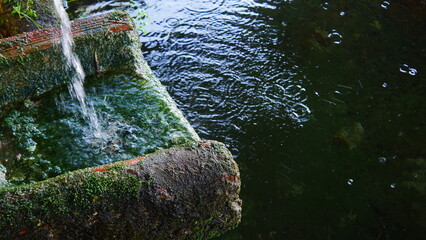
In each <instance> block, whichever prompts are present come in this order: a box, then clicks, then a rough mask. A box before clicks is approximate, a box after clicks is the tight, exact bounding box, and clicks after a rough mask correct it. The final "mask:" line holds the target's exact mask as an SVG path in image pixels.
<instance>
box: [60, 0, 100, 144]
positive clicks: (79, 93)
mask: <svg viewBox="0 0 426 240" xmlns="http://www.w3.org/2000/svg"><path fill="white" fill-rule="evenodd" d="M54 3H55V8H56V12H57V14H58V16H59V19H60V23H61V43H62V51H63V53H64V56H65V59H66V61H67V64H68V67H69V68H70V69H72V70H73V71H74V72H75V74H74V75H73V79H72V82H71V83H70V84H69V86H68V89H69V92H70V94H71V96H73V97H74V98H76V99H77V100H78V102H79V103H80V107H81V112H82V114H83V116H84V117H86V118H87V119H88V121H89V125H90V128H91V129H92V132H93V135H94V137H95V138H102V137H103V133H102V130H101V126H100V124H99V119H98V116H97V115H96V111H95V110H94V108H93V103H92V102H90V101H87V99H86V93H85V90H84V86H83V83H84V78H85V73H84V70H83V66H82V65H81V62H80V59H79V57H78V56H77V55H76V53H75V52H74V49H73V48H74V39H73V37H72V32H71V22H70V20H69V17H68V14H67V12H66V11H65V8H64V5H63V3H62V0H54Z"/></svg>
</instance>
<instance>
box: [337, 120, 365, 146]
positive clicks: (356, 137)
mask: <svg viewBox="0 0 426 240" xmlns="http://www.w3.org/2000/svg"><path fill="white" fill-rule="evenodd" d="M363 137H364V128H363V127H362V125H361V123H359V122H354V123H352V124H351V125H349V126H347V127H343V128H342V129H340V130H339V132H338V133H336V135H334V137H333V141H334V143H335V144H336V145H340V146H344V147H346V148H348V149H350V150H352V149H354V148H356V147H357V146H358V145H359V144H360V143H361V141H362V139H363Z"/></svg>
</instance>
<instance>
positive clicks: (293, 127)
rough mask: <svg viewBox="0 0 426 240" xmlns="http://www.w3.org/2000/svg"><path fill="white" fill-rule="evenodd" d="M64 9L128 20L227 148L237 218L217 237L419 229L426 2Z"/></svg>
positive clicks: (192, 111)
mask: <svg viewBox="0 0 426 240" xmlns="http://www.w3.org/2000/svg"><path fill="white" fill-rule="evenodd" d="M69 5H70V8H69V9H68V11H69V13H70V14H71V15H72V17H74V18H76V17H79V16H90V15H94V14H99V13H103V12H107V11H111V10H126V11H128V12H129V13H130V14H131V15H132V16H133V17H135V18H136V21H137V23H138V24H140V25H141V26H142V27H143V29H144V30H145V31H146V32H147V35H143V34H141V38H140V39H141V42H142V43H143V52H144V54H145V56H146V59H147V61H148V62H149V64H150V65H151V66H152V68H153V70H154V72H155V73H156V75H157V76H158V77H159V78H160V80H161V81H162V83H163V84H164V85H165V86H166V87H167V89H168V91H169V93H170V94H171V95H172V97H173V98H174V99H175V101H176V102H177V104H178V106H179V107H180V109H181V110H182V111H183V112H184V115H185V116H186V117H187V118H188V120H189V121H190V122H191V124H192V125H193V126H194V127H195V129H196V130H197V132H198V133H199V135H200V136H201V137H202V138H205V139H217V140H220V141H223V142H224V143H226V144H227V145H228V146H229V148H230V149H231V150H232V152H233V153H234V154H235V157H236V160H237V162H238V163H239V165H240V169H241V173H242V183H243V187H242V192H241V195H242V199H243V201H244V208H243V210H244V213H243V220H242V223H241V224H240V226H239V227H238V228H236V229H235V230H233V231H230V232H229V233H227V234H225V235H224V236H222V237H220V238H218V239H244V240H246V239H421V238H422V237H424V236H425V234H426V201H425V199H426V176H425V171H426V159H425V157H426V108H425V105H426V78H425V71H426V69H425V63H426V61H425V60H426V56H425V54H426V48H425V44H426V36H425V29H426V26H425V19H426V9H425V8H426V3H425V2H424V1H411V0H401V1H391V0H388V1H382V0H380V1H378V0H370V1H359V0H345V1H343V0H336V1H323V0H293V1H285V0H281V1H280V0H275V1H274V0H208V1H207V0H187V1H186V0H180V1H173V0H146V1H139V2H138V1H128V2H126V1H114V0H111V1H87V0H86V1H75V2H71V3H70V4H69ZM140 9H143V10H144V11H145V12H146V13H147V15H148V16H149V18H150V19H147V18H146V17H144V16H145V14H144V13H143V12H140ZM138 16H139V17H138ZM146 21H147V22H148V25H146V26H143V25H144V24H143V22H146Z"/></svg>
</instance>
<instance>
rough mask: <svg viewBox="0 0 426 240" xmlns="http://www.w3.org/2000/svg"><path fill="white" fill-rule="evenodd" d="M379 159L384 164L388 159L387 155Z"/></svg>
mask: <svg viewBox="0 0 426 240" xmlns="http://www.w3.org/2000/svg"><path fill="white" fill-rule="evenodd" d="M378 160H379V162H380V163H383V164H385V163H386V162H387V161H388V159H387V158H385V157H379V159H378Z"/></svg>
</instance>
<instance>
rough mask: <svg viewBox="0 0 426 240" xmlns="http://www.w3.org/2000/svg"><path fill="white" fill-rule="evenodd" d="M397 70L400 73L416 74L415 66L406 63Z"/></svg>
mask: <svg viewBox="0 0 426 240" xmlns="http://www.w3.org/2000/svg"><path fill="white" fill-rule="evenodd" d="M399 71H400V72H402V73H407V74H410V75H411V76H415V75H417V70H416V69H415V68H412V67H410V66H409V65H408V64H402V65H401V67H399Z"/></svg>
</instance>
